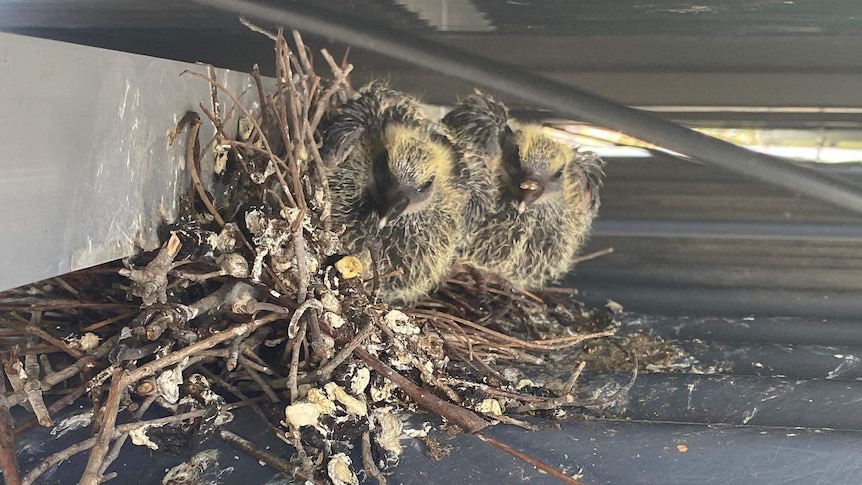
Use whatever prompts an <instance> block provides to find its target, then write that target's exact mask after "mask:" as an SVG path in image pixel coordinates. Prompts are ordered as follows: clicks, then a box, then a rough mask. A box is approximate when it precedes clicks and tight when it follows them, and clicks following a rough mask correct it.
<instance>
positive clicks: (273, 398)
mask: <svg viewBox="0 0 862 485" xmlns="http://www.w3.org/2000/svg"><path fill="white" fill-rule="evenodd" d="M245 373H246V374H248V376H249V377H251V380H253V381H254V382H255V383H256V384H257V385H258V386H260V388H261V390H263V393H264V394H266V397H267V398H268V399H269V400H270V402H274V403H275V402H279V401H281V399H279V397H278V395H277V394H276V393H275V391H273V390H272V387H270V385H269V384H267V382H266V380H265V379H264V378H263V377H261V376H260V374H258V373H257V372H255V370H254V369H252V368H250V367H246V368H245Z"/></svg>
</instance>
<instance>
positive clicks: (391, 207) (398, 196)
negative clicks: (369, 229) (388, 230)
mask: <svg viewBox="0 0 862 485" xmlns="http://www.w3.org/2000/svg"><path fill="white" fill-rule="evenodd" d="M409 206H410V198H409V197H408V196H407V195H406V194H405V193H404V192H403V191H401V190H390V191H387V194H386V205H385V210H384V211H383V213H382V214H381V215H380V220H379V221H378V222H377V228H378V229H383V228H384V227H386V225H387V224H389V223H390V222H391V221H394V220H395V219H398V218H399V217H400V216H401V215H402V214H404V211H405V210H407V208H408V207H409Z"/></svg>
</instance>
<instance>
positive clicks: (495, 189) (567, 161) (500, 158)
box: [443, 94, 602, 289]
mask: <svg viewBox="0 0 862 485" xmlns="http://www.w3.org/2000/svg"><path fill="white" fill-rule="evenodd" d="M443 122H444V124H445V125H446V126H447V127H448V129H449V130H450V131H451V132H452V133H453V136H454V137H455V138H456V139H457V140H458V142H459V145H461V146H462V147H464V148H462V150H464V151H465V152H471V153H475V154H477V156H478V157H480V158H481V159H482V160H483V163H482V166H483V167H482V168H483V169H484V170H479V171H478V173H479V176H478V178H477V182H474V183H472V185H473V186H475V187H479V188H480V189H479V193H486V192H487V193H489V194H490V198H491V199H493V201H494V202H493V204H491V208H490V209H489V208H488V205H487V204H485V205H482V207H483V210H482V211H480V212H481V213H480V214H479V215H478V216H477V220H476V221H475V222H473V223H472V225H473V226H474V227H475V228H476V229H475V230H474V231H473V232H472V233H471V234H469V236H468V237H467V238H466V239H465V241H464V247H463V248H462V250H461V259H462V261H463V262H465V263H467V264H470V265H472V266H474V267H476V268H478V269H480V270H483V271H487V272H490V273H493V274H496V275H498V276H501V277H503V278H504V279H506V280H508V281H509V282H510V283H511V284H512V285H514V286H516V287H519V288H527V289H539V288H542V287H543V286H545V285H546V284H547V283H548V282H549V281H551V280H553V279H555V278H558V277H560V276H562V275H563V274H565V273H566V272H567V271H568V270H569V269H570V267H571V266H572V265H573V264H574V260H575V258H576V256H577V255H578V252H579V250H580V249H581V247H582V245H583V243H584V241H585V240H586V238H587V236H588V234H589V231H590V228H591V226H592V220H593V218H594V217H595V215H596V212H597V211H598V206H599V194H598V190H599V188H600V187H601V175H602V164H601V160H600V159H599V158H598V157H597V156H595V155H594V154H591V153H580V152H576V151H575V150H573V149H572V148H571V147H569V146H567V145H565V144H563V143H560V142H558V141H556V140H554V139H552V138H550V137H549V136H547V135H546V134H545V132H544V128H543V127H541V126H539V125H524V126H520V127H518V126H512V124H511V123H510V120H509V119H508V116H507V113H506V109H505V107H504V106H503V105H502V104H500V103H498V102H496V101H494V100H493V99H492V98H490V97H488V96H484V95H481V94H476V95H473V96H469V97H467V98H465V99H464V100H462V101H461V102H460V103H459V104H458V105H457V106H456V108H455V109H454V110H453V111H452V112H451V113H449V114H448V115H447V116H446V117H445V118H444V119H443ZM489 184H490V188H487V187H488V186H489ZM474 193H475V191H474ZM475 197H476V196H474V198H475ZM484 197H485V196H479V198H480V199H482V198H484ZM477 205H481V204H477Z"/></svg>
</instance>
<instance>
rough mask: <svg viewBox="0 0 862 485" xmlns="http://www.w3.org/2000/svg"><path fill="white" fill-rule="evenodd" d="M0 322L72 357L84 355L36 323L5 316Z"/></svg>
mask: <svg viewBox="0 0 862 485" xmlns="http://www.w3.org/2000/svg"><path fill="white" fill-rule="evenodd" d="M32 311H33V312H34V313H35V312H41V310H32ZM0 324H2V325H3V326H4V327H9V328H14V329H16V330H18V331H21V332H23V333H26V334H27V335H33V336H35V337H39V338H40V339H42V340H44V341H45V342H48V343H49V344H51V345H53V346H54V347H57V348H58V349H60V350H61V351H63V352H65V353H67V354H69V355H71V356H72V357H74V358H76V359H80V358H81V357H83V356H84V353H83V352H81V351H80V350H77V349H73V348H71V347H69V346H68V345H67V344H66V342H64V341H62V340H60V339H58V338H57V337H54V336H53V335H51V334H49V333H48V332H46V331H45V330H43V329H41V328H39V327H38V326H37V325H34V324H32V323H27V324H24V323H21V322H16V321H14V320H9V319H6V318H0Z"/></svg>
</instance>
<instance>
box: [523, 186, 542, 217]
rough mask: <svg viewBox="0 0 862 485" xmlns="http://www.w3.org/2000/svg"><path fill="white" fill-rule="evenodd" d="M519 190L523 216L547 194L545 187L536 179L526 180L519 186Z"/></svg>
mask: <svg viewBox="0 0 862 485" xmlns="http://www.w3.org/2000/svg"><path fill="white" fill-rule="evenodd" d="M518 189H520V190H519V196H520V197H519V199H520V200H519V201H518V213H519V214H523V213H524V211H526V210H527V208H528V207H530V206H531V205H532V204H533V203H534V202H536V201H537V200H539V198H540V197H541V196H542V194H543V193H544V192H545V186H544V185H543V184H542V183H541V182H539V181H538V180H536V179H535V178H528V179H525V180H524V181H523V182H521V183H520V184H519V185H518Z"/></svg>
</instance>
